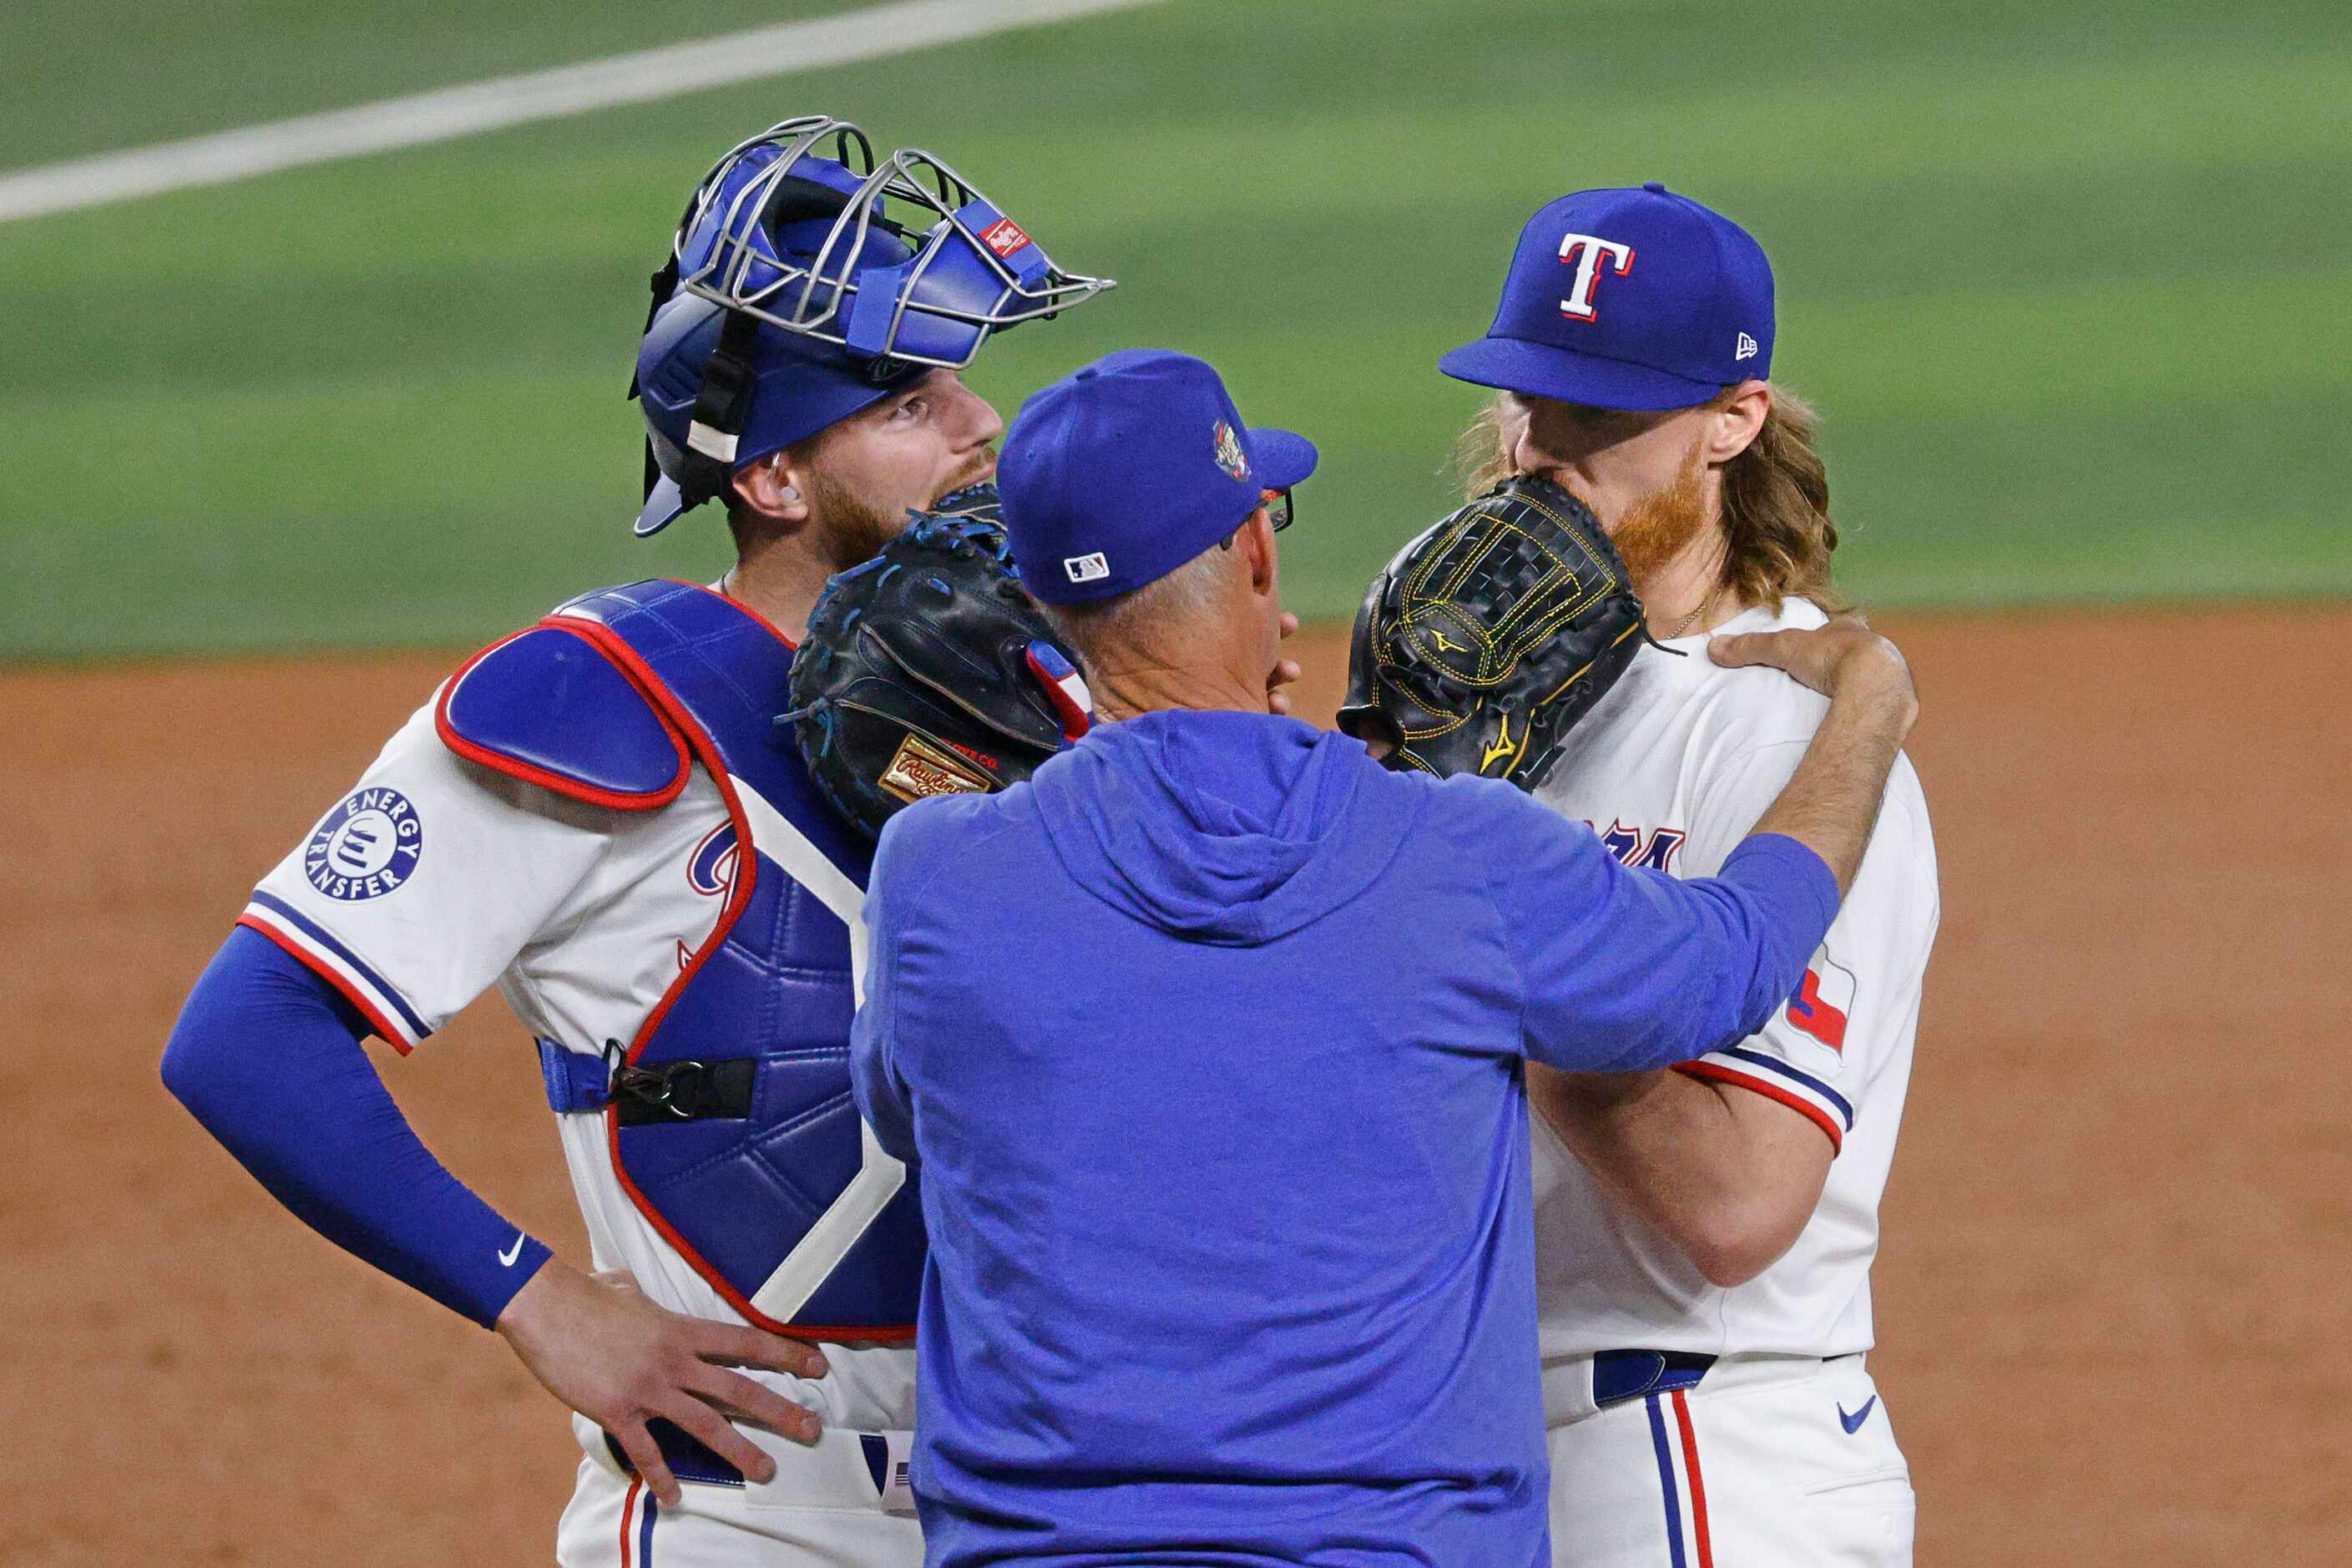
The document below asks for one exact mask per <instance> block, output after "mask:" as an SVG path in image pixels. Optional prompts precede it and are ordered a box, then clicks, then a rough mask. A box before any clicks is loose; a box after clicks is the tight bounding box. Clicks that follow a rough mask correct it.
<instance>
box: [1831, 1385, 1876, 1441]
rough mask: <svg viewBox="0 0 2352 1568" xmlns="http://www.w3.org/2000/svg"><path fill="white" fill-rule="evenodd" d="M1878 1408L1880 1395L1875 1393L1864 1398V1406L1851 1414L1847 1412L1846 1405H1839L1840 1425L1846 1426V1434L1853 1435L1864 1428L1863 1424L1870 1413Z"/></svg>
mask: <svg viewBox="0 0 2352 1568" xmlns="http://www.w3.org/2000/svg"><path fill="white" fill-rule="evenodd" d="M1876 1408H1878V1395H1876V1394H1872V1395H1871V1396H1870V1397H1869V1398H1867V1399H1865V1400H1864V1401H1863V1402H1862V1408H1861V1409H1859V1410H1857V1411H1855V1412H1854V1413H1853V1415H1847V1414H1846V1413H1845V1406H1844V1405H1839V1406H1838V1407H1837V1413H1838V1425H1839V1426H1843V1427H1844V1428H1845V1435H1846V1436H1849V1437H1851V1436H1853V1435H1854V1434H1855V1433H1856V1432H1859V1431H1861V1430H1862V1424H1863V1423H1864V1422H1865V1421H1867V1420H1869V1419H1870V1413H1871V1412H1872V1411H1873V1410H1875V1409H1876Z"/></svg>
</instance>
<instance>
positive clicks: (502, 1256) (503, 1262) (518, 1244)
mask: <svg viewBox="0 0 2352 1568" xmlns="http://www.w3.org/2000/svg"><path fill="white" fill-rule="evenodd" d="M521 1256H522V1232H520V1231H517V1232H515V1238H514V1245H513V1246H512V1247H508V1248H507V1249H506V1250H505V1251H504V1252H501V1253H499V1268H513V1267H514V1262H515V1259H516V1258H520V1257H521ZM1838 1414H1839V1415H1844V1414H1845V1412H1844V1411H1843V1410H1841V1411H1839V1412H1838ZM1863 1414H1864V1415H1869V1414H1870V1412H1869V1411H1868V1410H1864V1412H1863ZM1846 1430H1847V1431H1849V1432H1851V1431H1853V1427H1851V1426H1849V1427H1847V1428H1846Z"/></svg>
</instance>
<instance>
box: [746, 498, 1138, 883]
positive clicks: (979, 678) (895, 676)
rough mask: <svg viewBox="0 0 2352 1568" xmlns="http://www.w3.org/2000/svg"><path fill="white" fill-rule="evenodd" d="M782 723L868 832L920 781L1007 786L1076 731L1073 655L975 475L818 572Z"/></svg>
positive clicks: (954, 786)
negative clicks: (877, 543) (827, 571)
mask: <svg viewBox="0 0 2352 1568" xmlns="http://www.w3.org/2000/svg"><path fill="white" fill-rule="evenodd" d="M792 704H793V705H792V710H790V711H789V712H786V713H783V714H782V715H780V716H779V717H778V719H777V722H778V723H780V724H782V723H790V724H792V726H793V732H794V736H795V738H796V739H797V740H798V742H799V743H800V749H801V756H802V759H803V761H805V762H806V763H808V770H809V774H810V776H811V777H812V778H814V779H815V781H816V783H817V787H818V788H820V789H822V790H823V791H824V794H825V797H826V798H827V799H828V800H830V801H831V802H832V803H833V805H834V808H835V810H837V811H839V812H840V813H841V815H842V816H844V817H845V818H847V819H848V821H849V822H850V823H851V824H852V825H853V826H856V827H857V828H858V829H859V830H861V831H862V832H864V833H866V834H867V835H869V836H878V835H879V834H880V833H881V831H882V825H883V824H884V823H885V822H887V821H888V820H889V819H890V817H891V816H892V814H893V813H895V812H897V811H898V809H899V808H900V807H902V806H904V805H907V804H908V803H909V802H912V801H917V800H921V799H923V798H924V797H925V796H927V795H951V794H956V793H959V792H972V793H983V792H986V791H989V790H995V789H1003V787H1004V786H1005V785H1007V784H1016V783H1018V782H1020V781H1021V780H1023V779H1025V778H1027V777H1028V776H1029V775H1030V774H1031V773H1034V772H1035V771H1036V769H1037V765H1038V764H1039V763H1043V762H1044V761H1045V759H1046V758H1048V757H1050V756H1052V755H1053V754H1054V753H1055V752H1058V751H1060V750H1061V749H1062V748H1063V747H1064V746H1066V745H1067V744H1068V743H1069V742H1072V741H1075V740H1076V739H1077V738H1078V737H1079V736H1080V735H1083V734H1085V733H1086V732H1087V727H1088V725H1089V724H1090V723H1091V722H1092V714H1091V709H1092V707H1093V700H1092V698H1091V697H1089V696H1088V694H1087V686H1086V681H1085V679H1083V678H1082V677H1080V675H1079V674H1078V671H1077V660H1076V658H1074V657H1073V656H1072V655H1071V653H1070V652H1069V650H1068V649H1067V648H1066V647H1063V646H1062V645H1061V644H1060V643H1058V642H1057V641H1055V637H1054V632H1053V628H1052V627H1050V626H1047V625H1046V624H1045V617H1044V616H1042V615H1040V614H1039V613H1038V610H1037V606H1036V605H1035V604H1034V602H1033V601H1032V600H1031V599H1030V597H1029V595H1028V594H1027V593H1026V592H1024V590H1023V588H1022V586H1021V580H1020V578H1019V577H1018V576H1017V575H1016V574H1014V572H1013V565H1012V560H1011V557H1010V555H1009V554H1008V553H1007V551H1006V548H1005V542H1004V528H1003V524H1002V523H1000V522H998V521H997V520H996V489H995V487H994V486H992V485H977V486H974V487H973V488H972V489H967V490H960V491H958V492H957V493H956V494H954V495H952V496H949V497H947V498H946V499H945V500H941V501H940V502H939V504H938V505H937V507H935V508H934V509H933V510H931V511H929V512H919V513H916V514H915V516H914V520H913V521H912V522H910V523H909V524H908V528H907V531H905V532H904V533H901V534H900V535H898V538H896V539H894V540H892V541H891V542H889V543H888V544H887V545H885V546H883V548H882V552H881V553H880V554H878V555H877V556H876V557H875V558H874V559H873V560H871V561H868V562H866V563H865V564H864V565H861V566H856V567H852V568H851V569H850V570H848V571H846V572H844V573H841V574H838V575H836V576H835V578H834V579H833V581H832V582H830V583H828V584H825V589H824V595H823V596H822V597H820V598H819V599H818V600H817V603H816V610H815V612H814V614H813V615H811V616H809V629H808V637H807V639H806V640H805V641H803V643H802V644H801V647H800V651H799V652H798V653H797V654H795V655H794V656H793V680H792Z"/></svg>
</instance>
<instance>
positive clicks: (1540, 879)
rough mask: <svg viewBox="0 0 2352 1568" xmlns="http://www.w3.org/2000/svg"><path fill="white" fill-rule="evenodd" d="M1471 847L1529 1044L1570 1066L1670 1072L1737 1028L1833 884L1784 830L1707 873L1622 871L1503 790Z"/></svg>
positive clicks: (1773, 991)
mask: <svg viewBox="0 0 2352 1568" xmlns="http://www.w3.org/2000/svg"><path fill="white" fill-rule="evenodd" d="M1510 794H1511V795H1514V796H1516V797H1517V799H1516V801H1515V802H1512V803H1503V802H1501V801H1500V800H1499V797H1497V796H1496V795H1494V793H1493V792H1488V804H1492V805H1496V806H1497V807H1498V808H1499V807H1502V806H1504V805H1507V806H1508V809H1496V811H1494V812H1493V813H1492V816H1494V817H1495V819H1496V820H1494V821H1493V822H1492V823H1491V824H1488V825H1484V826H1486V827H1487V828H1488V830H1487V831H1486V832H1484V833H1482V835H1481V842H1482V845H1483V846H1484V848H1485V851H1486V855H1487V856H1488V858H1489V864H1490V865H1491V866H1493V867H1494V868H1495V869H1494V871H1493V872H1492V873H1491V875H1490V878H1489V885H1490V886H1491V887H1492V889H1493V890H1494V895H1495V901H1496V905H1497V907H1498V908H1499V909H1500V910H1501V912H1502V916H1503V921H1504V924H1505V926H1506V928H1507V932H1508V939H1509V941H1510V942H1511V944H1512V948H1513V952H1514V956H1515V957H1516V958H1517V961H1518V964H1519V972H1520V975H1521V977H1522V981H1523V984H1525V986H1526V1014H1525V1023H1524V1026H1523V1030H1522V1033H1523V1036H1524V1044H1525V1048H1526V1051H1527V1054H1528V1056H1530V1057H1532V1058H1535V1059H1536V1060H1538V1061H1540V1062H1543V1063H1545V1064H1546V1065H1548V1066H1550V1067H1555V1068H1562V1069H1563V1070H1567V1071H1570V1072H1625V1071H1637V1070H1642V1069H1646V1068H1661V1067H1670V1066H1672V1065H1673V1064H1675V1063H1676V1062H1682V1061H1688V1060H1691V1059H1692V1058H1696V1057H1701V1056H1705V1055H1706V1053H1707V1052H1709V1051H1711V1050H1716V1049H1718V1048H1720V1047H1724V1046H1727V1045H1730V1044H1733V1043H1734V1042H1736V1041H1738V1040H1742V1039H1745V1038H1746V1037H1748V1036H1749V1035H1751V1034H1753V1033H1755V1032H1756V1031H1757V1030H1758V1029H1759V1028H1761V1027H1762V1026H1764V1023H1765V1021H1766V1020H1767V1019H1769V1017H1770V1016H1772V1014H1773V1013H1774V1011H1775V1010H1776V1009H1778V1008H1779V1007H1780V1005H1782V1004H1783V1003H1785V1002H1786V1001H1787V1000H1788V998H1789V997H1790V994H1792V993H1794V992H1795V990H1796V988H1797V985H1798V984H1799V982H1801V980H1802V979H1803V978H1804V973H1805V963H1806V961H1807V960H1808V959H1809V958H1810V957H1811V955H1812V952H1813V950H1814V949H1815V948H1816V947H1818V946H1819V945H1820V944H1821V941H1822V937H1823V936H1824V935H1825V934H1827V932H1828V931H1829V927H1830V922H1831V921H1832V920H1834V919H1835V918H1836V917H1837V910H1838V891H1837V879H1836V878H1835V877H1834V876H1832V874H1831V871H1830V868H1829V867H1828V866H1827V865H1826V864H1824V863H1823V862H1822V858H1821V857H1820V856H1818V855H1816V854H1814V853H1813V852H1812V851H1811V849H1808V848H1806V847H1804V846H1803V845H1802V844H1800V843H1799V842H1797V841H1796V840H1795V839H1793V838H1787V837H1781V836H1780V835H1778V834H1764V835H1759V836H1756V837H1750V838H1748V839H1747V840H1746V841H1744V842H1743V843H1742V844H1741V845H1740V847H1738V849H1736V850H1734V851H1733V852H1732V854H1731V856H1730V857H1729V858H1727V860H1725V862H1724V864H1723V869H1722V870H1721V871H1720V872H1718V873H1717V875H1716V876H1714V877H1712V878H1706V879H1696V880H1692V881H1688V882H1684V881H1677V880H1676V879H1674V878H1672V877H1669V876H1667V875H1666V874H1664V872H1661V871H1651V870H1644V869H1636V868H1626V867H1624V866H1622V865H1620V864H1619V863H1618V862H1617V859H1616V858H1615V857H1614V856H1612V855H1611V854H1610V853H1609V852H1608V851H1607V850H1606V849H1605V848H1603V847H1601V841H1600V839H1599V838H1598V837H1595V836H1594V834H1593V832H1592V830H1591V828H1590V827H1588V826H1585V825H1584V824H1583V823H1580V822H1572V821H1570V820H1568V819H1566V818H1563V817H1560V816H1556V815H1554V814H1553V813H1552V812H1550V811H1549V810H1548V809H1546V808H1545V807H1543V806H1541V805H1537V804H1536V803H1535V802H1534V801H1532V800H1530V799H1528V797H1527V796H1525V795H1518V792H1517V791H1516V790H1514V791H1511V792H1510Z"/></svg>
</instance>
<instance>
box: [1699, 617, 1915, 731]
mask: <svg viewBox="0 0 2352 1568" xmlns="http://www.w3.org/2000/svg"><path fill="white" fill-rule="evenodd" d="M1706 655H1707V657H1708V658H1711V659H1713V660H1715V662H1716V663H1717V664H1720V665H1725V666H1728V667H1733V668H1737V667H1738V666H1740V665H1747V664H1761V665H1769V666H1770V667H1771V668H1774V669H1779V670H1785V671H1787V672H1788V674H1789V675H1790V677H1791V678H1792V679H1795V680H1796V681H1798V682H1799V683H1800V684H1801V685H1804V686H1809V687H1811V689H1814V690H1815V691H1818V692H1820V693H1821V694H1822V695H1823V696H1824V697H1828V698H1831V699H1832V700H1834V699H1836V698H1837V697H1838V696H1839V695H1840V694H1841V693H1845V694H1851V695H1855V696H1860V695H1863V694H1864V692H1865V691H1867V692H1868V693H1869V694H1871V695H1884V696H1885V697H1887V698H1889V699H1892V700H1895V701H1897V702H1898V703H1899V704H1900V705H1901V707H1902V708H1904V709H1905V710H1907V713H1908V717H1907V718H1906V719H1905V720H1904V721H1903V727H1904V728H1905V729H1906V731H1907V730H1908V729H1909V728H1910V727H1911V723H1912V722H1913V721H1916V719H1917V718H1918V715H1919V692H1918V689H1917V687H1916V685H1915V684H1914V683H1913V681H1912V679H1911V667H1910V665H1909V663H1908V662H1907V661H1906V660H1905V658H1904V657H1903V650H1902V649H1901V648H1898V647H1895V645H1894V644H1893V643H1891V642H1889V641H1887V640H1886V639H1885V637H1881V636H1879V635H1878V634H1877V633H1876V632H1874V631H1872V630H1871V629H1870V623H1869V622H1867V621H1865V620H1864V619H1863V618H1862V617H1861V616H1839V617H1838V618H1837V619H1835V620H1833V621H1832V622H1830V623H1829V624H1828V625H1827V626H1822V627H1821V628H1820V629H1818V630H1815V631H1783V632H1743V633H1741V634H1739V635H1738V636H1736V637H1712V638H1710V639H1708V641H1707V645H1706Z"/></svg>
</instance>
